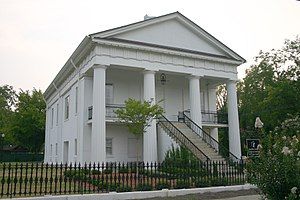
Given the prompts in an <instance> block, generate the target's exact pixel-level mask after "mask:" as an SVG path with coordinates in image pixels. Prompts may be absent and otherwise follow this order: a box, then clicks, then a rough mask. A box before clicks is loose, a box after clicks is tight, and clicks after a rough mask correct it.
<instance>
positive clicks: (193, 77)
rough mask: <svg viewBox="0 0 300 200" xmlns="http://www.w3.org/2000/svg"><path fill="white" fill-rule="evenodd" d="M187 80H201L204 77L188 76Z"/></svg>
mask: <svg viewBox="0 0 300 200" xmlns="http://www.w3.org/2000/svg"><path fill="white" fill-rule="evenodd" d="M187 78H188V79H189V80H190V79H199V80H200V78H202V76H198V75H188V76H187Z"/></svg>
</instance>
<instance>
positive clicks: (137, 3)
mask: <svg viewBox="0 0 300 200" xmlns="http://www.w3.org/2000/svg"><path fill="white" fill-rule="evenodd" d="M175 11H179V12H181V13H182V14H183V15H185V16H186V17H188V18H189V19H191V20H192V21H194V22H195V23H196V24H198V25H199V26H200V27H202V28H204V29H205V30H206V31H207V32H209V33H210V34H212V35H213V36H215V37H216V38H217V39H219V40H220V41H222V42H223V43H224V44H226V45H227V46H228V47H230V48H231V49H233V50H234V51H235V52H237V53H238V54H240V55H241V56H242V57H244V58H245V59H246V60H247V63H245V64H243V65H242V66H239V67H238V73H239V74H238V76H239V78H243V77H244V76H245V69H246V68H248V67H249V66H250V65H251V63H253V58H254V57H255V56H257V55H258V53H259V51H260V50H263V51H268V50H271V49H273V48H275V49H276V48H280V47H282V45H283V42H284V40H285V39H294V38H295V37H296V35H300V1H297V0H226V1H224V0H185V1H183V0H164V1H163V0H151V1H149V0H148V1H147V0H144V1H142V0H126V1H124V0H108V1H104V0H102V1H101V0H81V1H79V0H0V86H1V85H4V84H8V85H12V86H13V87H14V88H15V89H17V90H18V89H20V88H21V89H23V90H32V89H33V88H36V89H41V90H42V91H45V90H46V88H47V87H48V85H49V84H50V83H51V81H52V80H53V79H54V77H55V76H56V74H57V73H58V72H59V70H60V69H61V68H62V66H63V65H64V64H65V62H66V61H67V59H68V58H69V57H70V55H71V54H72V53H73V51H74V50H75V48H76V47H77V46H78V45H79V43H80V42H81V41H82V40H83V38H84V37H85V36H86V35H88V34H90V33H94V32H99V31H102V30H106V29H110V28H114V27H118V26H122V25H126V24H129V23H133V22H137V21H141V20H143V17H144V15H146V14H148V15H150V16H159V15H164V14H167V13H171V12H175Z"/></svg>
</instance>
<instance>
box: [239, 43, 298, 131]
mask: <svg viewBox="0 0 300 200" xmlns="http://www.w3.org/2000/svg"><path fill="white" fill-rule="evenodd" d="M299 53H300V38H299V37H297V38H296V39H295V40H293V41H290V40H287V41H286V42H285V44H284V47H283V48H282V49H279V50H272V51H271V52H261V53H260V55H259V56H258V57H257V58H256V64H255V65H253V66H252V67H251V68H250V70H248V71H247V74H246V77H245V78H244V79H243V81H242V82H241V83H240V87H238V89H239V91H238V96H239V107H240V109H239V110H240V124H241V128H242V129H243V130H253V129H254V121H255V118H256V117H257V116H259V117H260V118H261V120H262V121H263V122H264V128H265V130H266V131H267V132H269V131H271V130H273V129H274V128H275V127H276V126H278V125H279V124H280V122H282V121H283V120H285V119H287V118H288V114H295V113H296V112H298V111H299V110H300V104H299V103H298V102H299V100H300V82H299V81H298V79H299V76H300V56H299V55H300V54H299Z"/></svg>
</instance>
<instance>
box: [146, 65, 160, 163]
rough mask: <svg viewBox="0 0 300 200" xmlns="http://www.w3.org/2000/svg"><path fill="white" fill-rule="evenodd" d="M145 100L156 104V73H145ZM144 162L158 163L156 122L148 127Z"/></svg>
mask: <svg viewBox="0 0 300 200" xmlns="http://www.w3.org/2000/svg"><path fill="white" fill-rule="evenodd" d="M144 100H145V101H151V102H152V104H155V72H154V71H145V72H144ZM143 160H144V162H156V161H157V135H156V120H153V121H152V122H151V125H150V126H149V127H147V129H146V132H145V133H144V137H143Z"/></svg>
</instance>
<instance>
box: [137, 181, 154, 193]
mask: <svg viewBox="0 0 300 200" xmlns="http://www.w3.org/2000/svg"><path fill="white" fill-rule="evenodd" d="M136 190H137V191H151V190H153V187H152V185H150V184H147V183H140V184H138V185H137V187H136Z"/></svg>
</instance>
